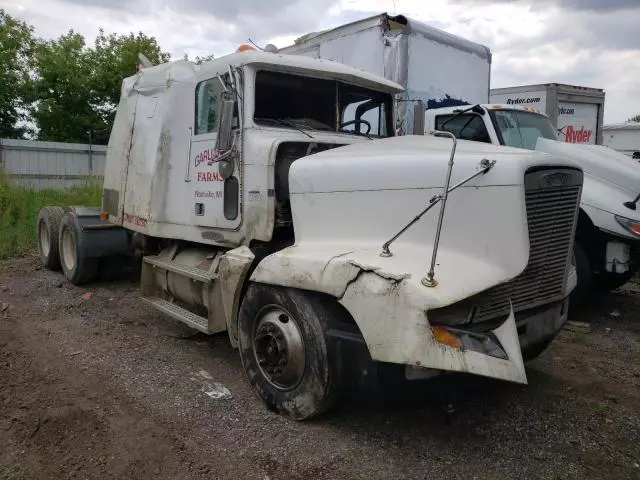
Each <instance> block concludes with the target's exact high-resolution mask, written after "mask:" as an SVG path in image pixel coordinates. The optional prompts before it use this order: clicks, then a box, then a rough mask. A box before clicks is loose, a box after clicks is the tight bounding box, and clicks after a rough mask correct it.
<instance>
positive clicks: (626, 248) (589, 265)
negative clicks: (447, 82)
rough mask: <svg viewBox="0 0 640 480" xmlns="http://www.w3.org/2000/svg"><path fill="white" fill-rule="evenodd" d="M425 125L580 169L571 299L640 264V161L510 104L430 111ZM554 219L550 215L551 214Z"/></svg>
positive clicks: (621, 279) (626, 275)
mask: <svg viewBox="0 0 640 480" xmlns="http://www.w3.org/2000/svg"><path fill="white" fill-rule="evenodd" d="M425 122H426V129H427V130H428V131H431V130H445V131H448V132H451V133H453V134H454V135H455V136H456V138H458V139H466V140H473V141H477V142H484V143H491V144H494V145H505V146H510V147H516V148H523V149H528V150H535V151H539V152H545V153H551V154H553V155H558V156H561V157H564V158H567V159H571V160H573V161H575V162H576V163H577V164H579V165H580V166H581V168H582V169H583V171H584V175H585V176H584V186H583V190H582V198H581V204H580V214H579V217H578V227H577V233H576V243H575V256H576V265H577V271H578V286H577V288H576V289H575V290H574V293H573V299H572V300H573V301H575V303H576V305H577V304H582V303H583V302H584V301H585V300H587V299H588V298H590V297H591V296H592V295H593V294H594V293H598V292H602V291H609V290H612V289H615V288H618V287H620V286H621V285H623V284H625V283H627V282H628V281H629V280H630V279H631V277H633V276H634V275H635V274H636V273H637V271H638V269H639V268H640V211H638V210H637V203H638V199H639V195H640V165H638V163H637V161H634V160H632V159H631V158H629V157H627V156H625V155H623V154H621V153H619V152H616V151H614V150H612V149H610V148H607V147H604V146H600V145H589V144H588V143H585V144H574V143H571V142H567V141H562V140H561V139H560V138H559V135H558V134H557V132H556V129H555V127H554V126H553V125H552V123H551V121H550V119H549V117H547V116H546V115H544V114H542V113H540V112H539V111H538V110H537V109H535V108H532V107H526V106H521V105H520V106H519V105H514V104H508V105H507V104H485V105H475V106H473V107H469V106H467V107H454V108H441V109H435V110H428V111H427V112H426V121H425ZM550 221H551V222H553V219H550Z"/></svg>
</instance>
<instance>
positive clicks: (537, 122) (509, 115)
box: [491, 110, 558, 150]
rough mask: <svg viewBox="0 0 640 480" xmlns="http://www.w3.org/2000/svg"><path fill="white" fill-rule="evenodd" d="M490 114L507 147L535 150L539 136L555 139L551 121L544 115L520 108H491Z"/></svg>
mask: <svg viewBox="0 0 640 480" xmlns="http://www.w3.org/2000/svg"><path fill="white" fill-rule="evenodd" d="M491 116H492V118H493V121H494V123H495V125H496V128H497V130H498V132H499V134H500V136H501V139H502V144H503V145H506V146H508V147H517V148H526V149H529V150H535V148H536V142H537V141H538V138H539V137H543V138H549V139H551V140H557V139H558V137H557V135H556V132H555V130H554V128H553V126H552V125H551V121H550V120H549V119H548V118H547V117H545V116H544V115H539V114H537V113H533V112H525V111H522V110H491Z"/></svg>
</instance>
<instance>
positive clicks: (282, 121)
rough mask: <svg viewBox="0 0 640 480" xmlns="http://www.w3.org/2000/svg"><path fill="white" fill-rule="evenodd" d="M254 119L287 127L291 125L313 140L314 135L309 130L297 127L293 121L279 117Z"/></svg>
mask: <svg viewBox="0 0 640 480" xmlns="http://www.w3.org/2000/svg"><path fill="white" fill-rule="evenodd" d="M256 120H259V121H267V122H274V123H277V124H279V125H286V126H288V127H291V128H293V129H295V130H297V131H299V132H300V133H303V134H305V135H306V136H307V137H309V138H313V139H314V140H315V137H314V136H313V135H311V134H310V133H309V132H305V131H304V130H303V129H301V128H300V127H298V126H297V125H296V124H295V123H293V122H291V121H290V120H283V119H281V118H256Z"/></svg>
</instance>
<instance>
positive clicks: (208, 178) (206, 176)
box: [197, 172, 224, 182]
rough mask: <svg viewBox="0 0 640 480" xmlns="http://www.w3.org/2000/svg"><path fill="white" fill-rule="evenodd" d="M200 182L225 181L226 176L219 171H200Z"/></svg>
mask: <svg viewBox="0 0 640 480" xmlns="http://www.w3.org/2000/svg"><path fill="white" fill-rule="evenodd" d="M197 178H198V181H199V182H224V178H222V175H220V174H219V173H218V172H198V177H197Z"/></svg>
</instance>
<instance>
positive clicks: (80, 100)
mask: <svg viewBox="0 0 640 480" xmlns="http://www.w3.org/2000/svg"><path fill="white" fill-rule="evenodd" d="M33 63H34V70H35V74H36V75H35V77H36V78H35V79H34V81H33V82H32V87H31V92H32V99H33V100H34V102H33V105H32V109H31V114H32V116H33V119H34V120H35V122H36V124H37V126H38V129H39V132H38V138H39V139H40V140H48V141H59V142H82V143H86V142H87V141H88V139H89V132H90V131H105V130H107V128H108V125H107V124H106V123H105V122H104V121H103V119H102V117H101V116H100V115H99V114H98V113H97V112H96V111H95V109H94V103H93V98H94V96H93V95H92V92H91V69H90V68H89V67H90V63H89V58H88V55H87V51H86V48H85V40H84V37H83V36H82V35H80V34H78V33H75V32H74V31H73V30H71V31H69V33H68V34H66V35H62V36H61V37H60V38H58V39H57V40H50V41H42V40H40V41H38V43H37V46H36V48H35V54H34V62H33Z"/></svg>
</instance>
